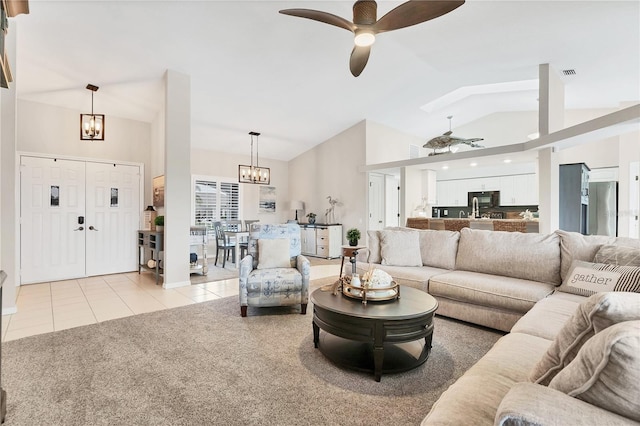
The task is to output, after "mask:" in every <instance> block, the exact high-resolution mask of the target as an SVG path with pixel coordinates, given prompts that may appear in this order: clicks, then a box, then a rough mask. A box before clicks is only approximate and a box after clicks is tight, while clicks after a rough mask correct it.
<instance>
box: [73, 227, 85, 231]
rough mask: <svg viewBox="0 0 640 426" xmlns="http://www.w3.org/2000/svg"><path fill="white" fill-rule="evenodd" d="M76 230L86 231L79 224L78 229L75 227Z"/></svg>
mask: <svg viewBox="0 0 640 426" xmlns="http://www.w3.org/2000/svg"><path fill="white" fill-rule="evenodd" d="M74 231H84V227H82V226H78V227H77V228H76V229H74Z"/></svg>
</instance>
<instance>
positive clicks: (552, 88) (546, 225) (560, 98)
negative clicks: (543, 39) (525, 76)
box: [538, 64, 564, 233]
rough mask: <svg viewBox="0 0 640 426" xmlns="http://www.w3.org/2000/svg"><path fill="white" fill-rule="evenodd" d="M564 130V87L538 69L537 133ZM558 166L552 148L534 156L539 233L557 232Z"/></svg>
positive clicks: (553, 74)
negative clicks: (537, 193) (536, 177)
mask: <svg viewBox="0 0 640 426" xmlns="http://www.w3.org/2000/svg"><path fill="white" fill-rule="evenodd" d="M563 128H564V84H563V83H562V81H561V80H560V76H559V75H558V74H557V73H556V71H555V70H554V69H553V68H552V67H551V66H550V65H549V64H541V65H540V68H539V93H538V131H539V132H540V136H544V135H548V134H549V133H553V132H555V131H557V130H560V129H563ZM559 174H560V171H559V164H558V159H557V154H556V153H555V152H554V148H545V149H542V150H540V151H539V152H538V191H539V197H538V198H539V205H538V211H539V216H540V233H549V232H553V231H555V230H556V229H558V226H559V222H560V221H559V217H560V205H559V190H558V187H559V182H558V180H559Z"/></svg>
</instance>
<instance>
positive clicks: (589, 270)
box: [558, 260, 640, 296]
mask: <svg viewBox="0 0 640 426" xmlns="http://www.w3.org/2000/svg"><path fill="white" fill-rule="evenodd" d="M558 290H560V291H563V292H565V293H573V294H579V295H581V296H591V295H592V294H595V293H599V292H603V291H632V292H634V293H639V292H640V267H637V266H617V265H609V264H606V263H589V262H583V261H580V260H574V261H573V263H572V264H571V268H570V270H569V273H568V274H567V276H566V277H564V280H563V282H562V285H561V286H560V287H558Z"/></svg>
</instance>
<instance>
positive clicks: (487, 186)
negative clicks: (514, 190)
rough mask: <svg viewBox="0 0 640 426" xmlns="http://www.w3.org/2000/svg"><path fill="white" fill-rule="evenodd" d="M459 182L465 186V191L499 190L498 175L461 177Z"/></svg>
mask: <svg viewBox="0 0 640 426" xmlns="http://www.w3.org/2000/svg"><path fill="white" fill-rule="evenodd" d="M460 182H462V184H463V185H464V186H465V188H466V192H479V191H499V190H500V178H498V177H486V178H476V179H462V180H461V181H460Z"/></svg>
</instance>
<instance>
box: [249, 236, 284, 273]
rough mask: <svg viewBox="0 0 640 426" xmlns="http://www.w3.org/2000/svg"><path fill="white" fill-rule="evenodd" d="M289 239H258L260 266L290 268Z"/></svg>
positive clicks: (264, 267) (263, 267)
mask: <svg viewBox="0 0 640 426" xmlns="http://www.w3.org/2000/svg"><path fill="white" fill-rule="evenodd" d="M290 267H291V259H290V257H289V239H288V238H276V239H273V240H258V268H257V269H270V268H290Z"/></svg>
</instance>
